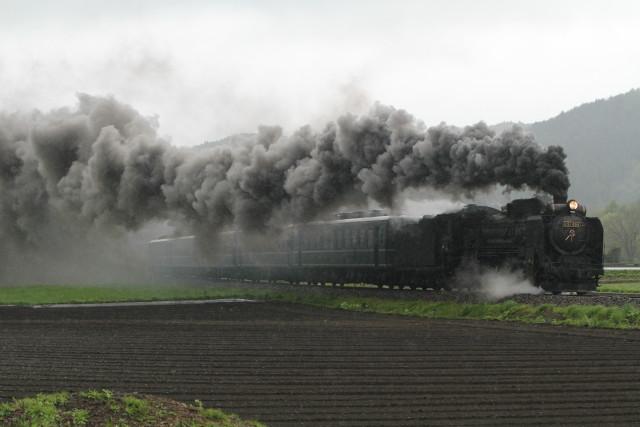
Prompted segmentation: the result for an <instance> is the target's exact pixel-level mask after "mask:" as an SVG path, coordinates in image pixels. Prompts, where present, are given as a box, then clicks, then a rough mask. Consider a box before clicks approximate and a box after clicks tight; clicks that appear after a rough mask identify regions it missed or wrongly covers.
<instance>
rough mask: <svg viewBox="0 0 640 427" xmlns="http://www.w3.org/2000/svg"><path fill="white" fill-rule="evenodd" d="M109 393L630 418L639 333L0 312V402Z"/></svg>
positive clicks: (292, 416) (335, 416) (375, 419)
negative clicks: (41, 395) (38, 396)
mask: <svg viewBox="0 0 640 427" xmlns="http://www.w3.org/2000/svg"><path fill="white" fill-rule="evenodd" d="M90 388H108V389H113V390H119V391H126V392H132V391H137V392H141V393H152V394H158V395H166V396H170V397H172V398H175V399H179V400H185V401H193V400H194V399H200V400H202V401H203V402H204V403H205V404H206V405H210V406H216V407H220V408H221V409H224V410H228V411H232V412H235V413H238V414H239V415H241V416H242V417H245V418H257V419H259V420H261V421H264V422H265V423H267V424H268V425H269V426H341V425H345V426H367V427H373V426H424V425H500V424H510V425H533V424H543V425H549V424H556V423H558V424H564V425H594V424H600V425H603V424H613V423H616V424H624V425H628V424H637V423H640V332H638V331H636V332H619V331H618V332H616V331H605V330H602V331H591V330H584V329H576V328H561V327H545V326H524V325H514V324H505V323H496V322H471V321H442V320H423V319H415V318H403V317H396V316H383V315H373V314H362V313H352V312H345V311H335V310H325V309H320V308H312V307H306V306H299V305H291V304H276V303H261V302H248V303H247V302H245V303H239V302H233V303H212V304H198V305H176V306H135V307H91V308H21V307H0V399H9V398H11V397H21V396H25V395H30V394H34V393H37V392H47V391H54V390H61V389H66V390H73V391H75V390H85V389H90Z"/></svg>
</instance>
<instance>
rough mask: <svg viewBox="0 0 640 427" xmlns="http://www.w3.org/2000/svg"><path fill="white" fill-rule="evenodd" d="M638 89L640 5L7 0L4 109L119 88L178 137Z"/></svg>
mask: <svg viewBox="0 0 640 427" xmlns="http://www.w3.org/2000/svg"><path fill="white" fill-rule="evenodd" d="M343 3H344V4H343ZM639 86H640V2H636V1H558V0H556V1H538V0H536V1H533V0H530V1H527V2H525V1H515V0H511V1H508V0H504V1H498V0H493V1H489V0H485V1H479V0H476V1H461V0H458V1H456V0H448V1H415V2H411V1H399V0H396V1H387V2H375V1H352V2H346V1H334V0H323V1H318V2H311V1H224V2H223V1H218V2H215V1H195V0H192V1H169V0H164V1H159V0H156V1H141V0H138V1H125V0H115V1H114V0H112V1H104V0H101V1H80V0H76V1H72V0H58V1H55V2H54V1H40V2H38V1H27V0H22V1H12V0H0V110H5V111H7V110H9V111H13V110H16V109H23V110H24V109H32V108H39V109H41V110H48V109H50V108H54V107H59V106H64V105H74V103H75V94H76V93H77V92H87V93H91V94H97V95H105V94H112V95H115V96H116V97H117V98H119V99H121V100H123V101H125V102H127V103H130V104H131V105H133V106H134V107H135V108H137V109H138V110H140V111H141V112H143V113H144V114H146V115H158V116H159V119H160V125H161V128H160V130H161V133H162V134H163V135H168V136H171V138H172V141H173V142H174V143H175V144H178V145H191V144H197V143H200V142H202V141H204V140H213V139H217V138H220V137H223V136H226V135H228V134H230V133H236V132H253V131H254V130H255V128H256V127H257V125H259V124H281V125H283V126H284V127H285V130H286V131H288V132H291V131H292V130H294V129H295V128H297V127H298V126H300V125H303V124H306V123H312V124H314V125H316V126H319V125H320V124H322V123H323V122H325V121H326V120H328V119H331V118H334V117H335V116H336V115H338V114H341V113H343V112H344V111H346V110H352V111H354V112H362V111H363V109H365V108H366V106H368V105H369V103H371V102H372V101H375V100H379V101H381V102H383V103H387V104H392V105H394V106H396V107H399V108H405V109H407V110H408V111H409V112H411V113H412V114H414V115H415V116H417V117H419V118H421V119H423V120H424V121H425V122H426V123H427V124H438V123H440V122H442V121H445V122H447V123H451V124H456V125H466V124H471V123H475V122H477V121H480V120H484V121H486V122H488V123H496V122H501V121H506V120H509V121H523V122H532V121H537V120H544V119H546V118H549V117H551V116H554V115H556V114H557V113H559V112H560V111H562V110H567V109H569V108H571V107H574V106H576V105H578V104H580V103H583V102H588V101H592V100H594V99H596V98H604V97H608V96H611V95H614V94H617V93H621V92H626V91H628V90H630V89H632V88H636V87H639Z"/></svg>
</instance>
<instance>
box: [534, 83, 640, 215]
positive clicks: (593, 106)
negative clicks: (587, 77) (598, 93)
mask: <svg viewBox="0 0 640 427" xmlns="http://www.w3.org/2000/svg"><path fill="white" fill-rule="evenodd" d="M527 128H528V129H530V130H531V131H532V132H533V134H534V135H535V137H536V139H537V140H538V142H540V143H541V144H543V145H552V144H553V145H562V146H563V147H564V148H565V151H566V153H567V163H568V166H569V171H570V174H571V175H570V177H571V184H572V185H571V189H570V197H575V198H578V199H581V200H583V201H584V203H585V204H587V206H589V207H591V208H592V209H600V208H602V207H604V206H605V205H606V204H607V203H608V202H609V201H612V200H617V201H623V202H627V201H631V200H637V199H640V90H638V89H635V90H632V91H630V92H627V93H625V94H622V95H617V96H613V97H611V98H608V99H600V100H597V101H594V102H590V103H587V104H583V105H580V106H579V107H576V108H573V109H572V110H569V111H567V112H562V113H561V114H559V115H558V116H556V117H554V118H551V119H549V120H545V121H542V122H537V123H533V124H531V125H529V126H527Z"/></svg>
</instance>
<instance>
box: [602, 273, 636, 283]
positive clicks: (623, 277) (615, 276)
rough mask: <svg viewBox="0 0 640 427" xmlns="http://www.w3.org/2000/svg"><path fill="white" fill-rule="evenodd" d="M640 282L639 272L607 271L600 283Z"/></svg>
mask: <svg viewBox="0 0 640 427" xmlns="http://www.w3.org/2000/svg"><path fill="white" fill-rule="evenodd" d="M618 282H640V270H608V271H605V273H604V276H602V278H600V283H618Z"/></svg>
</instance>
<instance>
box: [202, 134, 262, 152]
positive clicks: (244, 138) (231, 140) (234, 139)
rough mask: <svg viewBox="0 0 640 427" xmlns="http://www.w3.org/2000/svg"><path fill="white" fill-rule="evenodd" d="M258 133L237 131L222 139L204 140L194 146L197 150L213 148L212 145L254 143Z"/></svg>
mask: <svg viewBox="0 0 640 427" xmlns="http://www.w3.org/2000/svg"><path fill="white" fill-rule="evenodd" d="M255 138H256V134H255V133H236V134H234V135H229V136H227V137H224V138H222V139H218V140H217V141H208V142H204V143H202V144H200V145H196V146H194V147H193V148H194V149H196V150H199V149H203V148H211V147H224V146H227V145H230V146H233V145H242V144H247V143H252V142H253V141H255Z"/></svg>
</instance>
